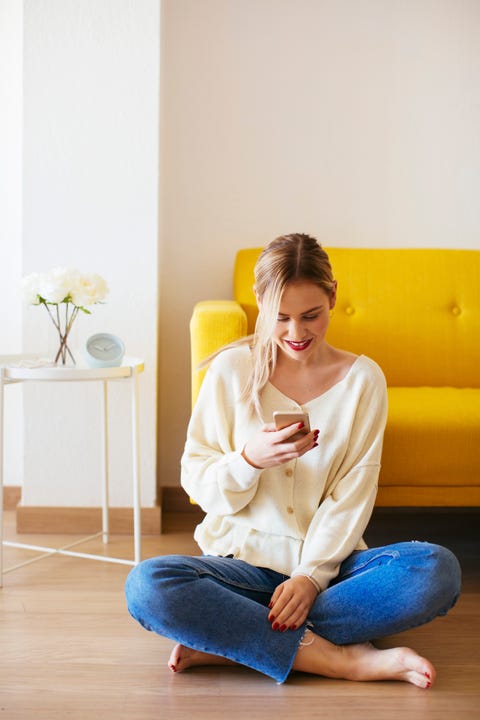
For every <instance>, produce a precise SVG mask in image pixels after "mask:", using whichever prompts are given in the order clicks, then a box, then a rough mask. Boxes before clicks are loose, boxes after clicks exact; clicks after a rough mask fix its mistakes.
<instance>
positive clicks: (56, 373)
mask: <svg viewBox="0 0 480 720" xmlns="http://www.w3.org/2000/svg"><path fill="white" fill-rule="evenodd" d="M143 370H144V364H143V361H142V360H139V359H137V358H128V357H127V358H125V359H124V361H123V363H122V365H120V366H119V367H111V368H89V367H86V366H81V365H76V366H72V367H69V366H62V365H53V364H50V363H45V362H43V363H42V361H40V360H39V359H38V358H37V359H34V358H33V356H22V355H18V356H7V357H2V356H0V587H2V584H3V574H4V573H7V572H10V571H12V570H16V569H17V568H19V567H23V566H24V565H27V564H29V563H31V562H34V561H36V560H41V559H42V558H43V557H48V556H50V555H53V554H55V553H58V554H60V555H70V556H73V557H82V558H87V559H90V560H102V561H104V562H115V563H122V564H124V565H136V564H137V563H139V562H140V559H141V516H140V507H141V506H140V452H139V451H140V435H139V393H138V376H139V374H140V373H141V372H143ZM112 380H123V381H126V382H129V383H130V387H131V413H132V456H133V468H132V470H133V472H132V482H133V538H134V560H133V561H131V560H124V559H122V558H114V557H110V556H107V555H90V554H87V553H81V552H76V551H74V550H72V549H71V548H73V547H74V546H76V545H78V544H80V543H82V542H85V541H86V540H90V539H92V538H94V537H98V536H99V535H102V536H103V542H104V543H107V542H108V534H109V526H108V494H109V481H108V383H109V382H110V381H112ZM65 381H68V382H92V381H99V382H100V383H101V384H102V385H103V404H102V405H101V408H102V435H103V437H102V441H103V442H102V530H101V532H98V533H96V534H95V535H90V536H89V537H87V538H82V540H77V541H76V542H75V543H71V544H70V545H67V546H65V547H62V548H50V547H43V546H40V545H27V544H25V543H15V542H9V541H6V540H3V440H4V426H3V421H4V409H3V408H4V388H5V387H6V386H8V385H9V384H12V383H19V382H65ZM3 545H7V546H10V547H18V548H24V549H28V550H35V551H37V552H40V553H43V554H42V555H41V556H40V557H37V558H34V559H33V560H32V559H31V560H27V561H26V562H23V563H20V564H18V565H15V566H13V567H10V568H8V569H4V568H3Z"/></svg>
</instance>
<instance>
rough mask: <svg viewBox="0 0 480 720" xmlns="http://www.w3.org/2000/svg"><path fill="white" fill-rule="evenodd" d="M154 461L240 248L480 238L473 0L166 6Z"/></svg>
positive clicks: (173, 432) (175, 435) (479, 63)
mask: <svg viewBox="0 0 480 720" xmlns="http://www.w3.org/2000/svg"><path fill="white" fill-rule="evenodd" d="M162 7H163V18H162V33H163V38H162V61H161V67H162V99H161V108H162V121H161V122H162V152H161V156H162V167H161V177H162V183H163V191H162V202H161V208H162V210H161V256H160V275H161V288H162V297H161V298H160V314H161V316H160V338H159V342H160V383H159V388H160V418H159V420H160V422H159V428H160V431H159V440H160V444H159V452H160V457H159V468H160V481H161V484H162V485H165V486H171V485H176V484H177V483H178V478H179V470H178V463H179V458H180V454H181V451H182V447H183V439H184V433H185V428H186V423H187V421H188V415H189V409H190V408H189V393H190V386H189V342H188V320H189V317H190V314H191V310H192V307H193V304H194V303H195V302H196V301H197V300H201V299H205V298H215V297H229V296H230V282H231V268H232V262H233V257H234V254H235V251H236V250H237V249H238V248H239V247H245V246H258V245H263V244H264V243H266V242H268V241H269V240H270V239H271V238H273V237H275V236H276V235H278V234H280V233H282V232H294V231H301V232H309V233H312V234H314V235H316V236H317V237H318V238H319V239H321V241H322V242H324V243H325V244H326V245H333V246H349V245H350V246H392V247H393V246H407V245H409V246H429V247H434V246H443V247H465V248H479V247H480V202H479V197H478V195H479V187H480V142H479V130H478V129H479V128H480V85H479V83H478V78H479V77H480V44H479V43H478V37H479V31H480V3H479V2H478V1H477V0H330V1H328V0H325V1H322V0H201V2H199V1H198V0H163V3H162Z"/></svg>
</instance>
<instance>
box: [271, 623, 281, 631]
mask: <svg viewBox="0 0 480 720" xmlns="http://www.w3.org/2000/svg"><path fill="white" fill-rule="evenodd" d="M278 628H279V625H278V623H277V622H276V623H273V625H272V630H278Z"/></svg>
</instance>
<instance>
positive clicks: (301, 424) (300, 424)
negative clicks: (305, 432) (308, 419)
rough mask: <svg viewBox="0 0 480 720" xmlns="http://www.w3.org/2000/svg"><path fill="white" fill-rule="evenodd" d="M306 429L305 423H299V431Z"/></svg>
mask: <svg viewBox="0 0 480 720" xmlns="http://www.w3.org/2000/svg"><path fill="white" fill-rule="evenodd" d="M304 427H305V423H303V422H301V423H298V429H299V430H301V429H302V428H304Z"/></svg>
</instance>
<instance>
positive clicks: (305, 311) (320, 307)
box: [278, 305, 323, 317]
mask: <svg viewBox="0 0 480 720" xmlns="http://www.w3.org/2000/svg"><path fill="white" fill-rule="evenodd" d="M322 308H323V305H317V306H316V307H313V308H310V310H304V311H303V312H301V313H300V315H308V314H309V313H312V312H315V311H316V310H321V309H322ZM278 314H279V315H283V317H288V313H282V312H280V311H279V312H278Z"/></svg>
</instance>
